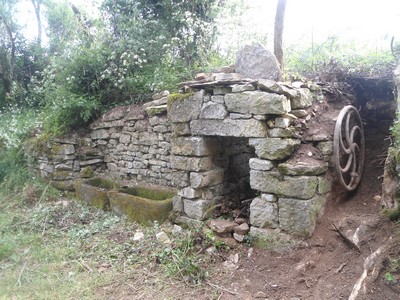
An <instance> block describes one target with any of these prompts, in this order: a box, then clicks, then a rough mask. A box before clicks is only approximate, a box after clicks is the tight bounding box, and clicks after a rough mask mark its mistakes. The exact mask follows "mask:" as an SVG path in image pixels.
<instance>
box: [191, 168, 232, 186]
mask: <svg viewBox="0 0 400 300" xmlns="http://www.w3.org/2000/svg"><path fill="white" fill-rule="evenodd" d="M223 181H224V169H222V168H215V169H212V170H210V171H205V172H201V173H197V172H191V173H190V186H191V187H193V188H195V189H197V188H202V187H207V186H212V185H217V184H220V183H222V182H223Z"/></svg>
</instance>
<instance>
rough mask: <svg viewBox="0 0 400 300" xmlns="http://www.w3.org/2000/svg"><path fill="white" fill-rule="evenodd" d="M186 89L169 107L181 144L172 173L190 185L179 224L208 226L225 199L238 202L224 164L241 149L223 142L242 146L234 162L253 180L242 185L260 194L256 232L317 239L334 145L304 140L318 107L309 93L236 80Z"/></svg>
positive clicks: (325, 136)
mask: <svg viewBox="0 0 400 300" xmlns="http://www.w3.org/2000/svg"><path fill="white" fill-rule="evenodd" d="M203 77H204V76H203ZM185 84H186V87H185V88H184V90H186V91H187V93H184V94H179V95H171V96H170V97H169V101H168V115H169V119H170V120H171V123H172V130H173V134H174V136H175V137H174V139H173V141H172V158H171V166H172V167H173V168H176V169H179V170H184V171H186V172H188V173H189V178H190V181H189V182H188V184H187V186H185V187H183V188H181V189H180V190H179V192H178V196H177V197H175V199H174V210H175V211H177V212H179V213H180V214H181V216H180V217H179V218H178V222H179V221H181V222H185V221H186V222H187V221H188V219H190V220H193V219H194V220H203V219H205V218H207V217H209V212H210V211H212V208H213V207H214V206H215V205H216V204H217V203H219V202H220V199H221V198H223V197H232V195H234V196H236V195H237V193H238V191H237V190H229V188H227V182H226V181H225V179H224V178H225V177H228V176H229V175H230V174H231V173H232V172H230V171H227V166H225V168H221V166H220V165H219V164H218V161H220V160H221V158H223V157H224V155H225V157H226V155H227V154H226V153H223V152H222V150H223V151H228V152H229V151H230V150H231V149H233V148H235V147H232V146H230V145H224V144H223V143H221V141H223V140H224V139H240V140H241V144H240V146H241V150H240V151H238V153H235V155H237V156H236V157H238V159H237V161H240V163H241V164H243V165H245V166H246V168H242V170H243V174H245V173H246V172H248V173H246V174H248V175H249V176H248V177H244V179H242V181H241V183H243V184H246V182H247V183H248V184H249V186H250V187H251V190H253V191H256V192H257V193H258V194H259V196H258V197H254V200H252V201H251V204H250V220H249V223H250V224H251V225H252V227H251V232H252V231H253V233H256V234H260V233H265V234H266V235H269V234H270V231H271V230H273V231H278V232H280V231H282V232H286V233H290V234H295V235H309V234H311V233H312V231H313V230H314V227H315V223H316V220H317V218H318V216H319V215H320V214H321V212H322V208H323V206H324V203H325V201H326V199H327V197H328V193H329V191H330V184H329V181H328V180H327V179H326V177H325V174H326V172H327V170H328V162H327V161H329V160H330V155H331V154H332V142H331V138H332V137H331V135H330V134H329V133H322V134H320V136H319V137H318V136H317V137H313V138H312V141H311V143H310V141H308V142H306V141H305V139H304V136H305V135H306V132H307V130H305V129H306V127H307V126H305V125H306V123H307V121H308V120H310V118H312V114H310V111H307V109H308V110H310V106H311V104H312V102H313V93H312V92H311V91H310V89H309V88H307V87H306V86H307V85H305V84H301V85H300V86H298V87H296V86H294V85H286V84H278V83H277V82H275V81H273V80H267V79H259V80H251V79H245V78H242V77H241V75H240V74H236V73H230V74H214V75H212V76H211V77H208V78H203V79H200V80H198V81H192V82H187V83H185ZM312 88H314V89H317V87H315V86H314V87H312ZM296 116H297V117H296ZM245 148H246V149H247V151H245V150H244V149H245ZM321 149H322V150H321ZM243 153H246V155H245V156H244V155H243ZM226 160H227V161H232V159H230V158H229V157H228V158H227V159H226ZM239 173H240V171H239ZM239 183H240V180H237V181H236V186H237V185H238V184H239Z"/></svg>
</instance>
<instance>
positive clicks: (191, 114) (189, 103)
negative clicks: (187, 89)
mask: <svg viewBox="0 0 400 300" xmlns="http://www.w3.org/2000/svg"><path fill="white" fill-rule="evenodd" d="M204 96H205V91H204V90H200V91H198V92H195V93H193V94H171V95H169V96H168V117H169V119H170V120H171V121H172V122H173V123H180V122H188V121H190V120H194V119H197V118H198V117H199V115H200V110H201V106H202V105H203V97H204Z"/></svg>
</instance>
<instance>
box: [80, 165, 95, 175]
mask: <svg viewBox="0 0 400 300" xmlns="http://www.w3.org/2000/svg"><path fill="white" fill-rule="evenodd" d="M93 175H94V171H93V168H92V167H91V166H87V167H84V168H83V169H81V171H80V172H79V176H80V177H81V178H91V177H93Z"/></svg>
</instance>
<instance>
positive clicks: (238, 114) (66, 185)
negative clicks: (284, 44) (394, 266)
mask: <svg viewBox="0 0 400 300" xmlns="http://www.w3.org/2000/svg"><path fill="white" fill-rule="evenodd" d="M245 54H246V53H245ZM250 57H252V60H253V59H256V57H257V56H254V55H253V56H252V55H250ZM242 63H243V62H242ZM253 63H254V62H253ZM255 64H256V65H260V66H263V64H261V63H260V64H257V63H255ZM268 68H269V69H270V67H268ZM265 71H266V70H259V73H260V74H265ZM225 72H226V73H224V72H220V73H213V74H199V75H198V76H197V78H196V80H194V81H190V82H186V83H183V84H182V86H181V87H182V89H181V92H180V93H176V94H172V95H169V93H168V92H163V93H160V94H157V95H155V96H154V97H153V101H151V102H149V103H146V104H144V105H131V106H124V107H118V108H115V109H113V110H111V111H110V112H108V113H106V114H104V115H103V116H102V117H101V118H100V119H99V120H97V121H96V122H94V123H93V124H91V126H90V131H89V132H87V133H86V134H83V135H82V134H81V135H77V134H76V135H71V136H70V137H68V138H63V139H56V140H53V141H46V142H44V143H42V144H41V145H40V147H36V148H34V149H35V151H36V153H34V156H35V157H37V158H38V161H37V164H35V165H34V167H35V168H37V170H38V171H39V172H40V174H41V176H42V177H44V178H48V179H49V180H51V182H52V183H53V184H54V185H55V186H57V187H59V188H63V189H70V190H72V189H73V181H74V180H76V179H77V178H82V177H91V176H93V175H101V176H106V177H111V178H116V179H122V180H127V181H128V182H129V184H137V183H147V184H154V185H158V186H164V187H174V188H176V189H177V196H176V197H174V200H173V208H174V211H175V217H176V219H175V221H176V222H177V223H186V224H198V223H199V222H200V221H202V220H204V219H206V218H208V217H209V216H210V213H211V212H213V211H214V209H215V207H217V206H219V205H221V203H226V202H229V201H231V202H238V203H240V204H243V203H247V204H249V205H248V206H249V216H248V217H249V220H248V223H249V225H250V233H251V234H253V235H264V236H266V238H267V239H268V237H269V236H270V235H271V234H274V235H275V234H287V233H288V234H292V235H310V234H311V233H312V232H313V230H314V227H315V224H316V220H317V218H318V216H320V215H321V213H322V211H323V206H324V203H325V201H326V199H327V198H328V196H329V192H330V189H331V186H330V180H329V177H328V176H329V172H328V167H329V164H328V162H329V161H330V160H331V155H332V139H333V138H332V135H333V132H326V130H324V127H323V126H320V124H319V122H321V120H328V121H329V122H334V121H333V119H334V116H333V117H331V116H329V117H328V118H325V119H323V118H322V119H318V114H320V113H321V112H323V104H322V102H323V97H322V98H321V96H322V95H321V93H320V91H319V87H318V86H316V85H312V84H307V83H303V82H294V83H291V84H284V83H278V82H276V81H274V80H272V79H268V78H271V76H272V75H273V74H272V75H271V76H270V75H268V76H267V78H265V77H264V78H263V77H262V76H258V77H254V78H258V79H249V78H244V77H243V75H241V74H238V73H234V70H233V69H232V68H226V70H225ZM274 74H275V73H274ZM272 77H273V76H272ZM315 92H316V93H315ZM318 103H319V104H318ZM318 105H321V107H322V109H319V108H318ZM318 109H319V111H318ZM326 128H331V127H329V126H328V127H326ZM242 221H243V220H242ZM237 234H238V233H237ZM241 239H243V237H241Z"/></svg>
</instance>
